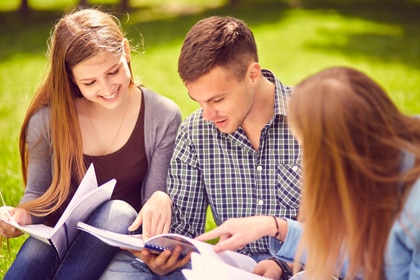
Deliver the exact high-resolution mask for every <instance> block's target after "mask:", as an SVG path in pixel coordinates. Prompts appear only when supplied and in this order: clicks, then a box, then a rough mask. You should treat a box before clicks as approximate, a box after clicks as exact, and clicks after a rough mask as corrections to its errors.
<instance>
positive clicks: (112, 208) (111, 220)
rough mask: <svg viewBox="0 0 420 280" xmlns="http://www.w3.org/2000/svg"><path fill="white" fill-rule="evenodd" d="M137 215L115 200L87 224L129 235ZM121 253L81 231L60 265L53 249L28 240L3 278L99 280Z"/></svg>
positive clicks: (99, 208)
mask: <svg viewBox="0 0 420 280" xmlns="http://www.w3.org/2000/svg"><path fill="white" fill-rule="evenodd" d="M136 216H137V213H136V211H135V210H134V209H133V208H132V207H131V206H130V205H129V204H128V203H126V202H123V201H120V200H113V201H108V202H105V203H104V204H102V205H101V206H100V207H98V209H97V210H96V211H95V212H94V214H93V215H92V216H91V217H90V219H89V221H88V222H87V223H88V224H90V225H93V226H96V227H99V228H103V229H107V230H110V231H114V232H120V233H128V229H127V228H128V226H129V225H130V224H131V223H132V222H133V221H134V219H135V218H136ZM119 250H120V249H119V248H115V247H111V246H108V245H106V244H105V243H103V242H102V241H100V240H99V239H97V238H96V237H94V236H92V235H90V234H88V233H86V232H80V234H79V235H78V237H77V238H76V240H75V241H74V242H73V244H72V245H71V247H70V249H69V251H68V252H67V254H66V255H65V257H64V259H63V260H62V261H61V262H59V260H58V257H57V255H56V252H55V250H54V249H53V247H52V246H50V245H48V244H45V243H43V242H42V241H39V240H37V239H35V238H33V237H29V238H28V239H27V240H26V241H25V243H24V244H23V245H22V247H21V248H20V250H19V252H18V254H17V255H16V259H15V261H14V262H13V264H12V265H11V267H10V268H9V270H8V271H7V273H6V275H5V278H4V279H5V280H8V279H37V280H43V279H78V280H80V279H89V280H92V279H99V277H100V276H101V274H102V273H103V271H104V270H105V269H106V267H107V266H108V265H109V263H110V262H111V260H112V259H113V257H114V256H115V254H116V253H117V252H118V251H119Z"/></svg>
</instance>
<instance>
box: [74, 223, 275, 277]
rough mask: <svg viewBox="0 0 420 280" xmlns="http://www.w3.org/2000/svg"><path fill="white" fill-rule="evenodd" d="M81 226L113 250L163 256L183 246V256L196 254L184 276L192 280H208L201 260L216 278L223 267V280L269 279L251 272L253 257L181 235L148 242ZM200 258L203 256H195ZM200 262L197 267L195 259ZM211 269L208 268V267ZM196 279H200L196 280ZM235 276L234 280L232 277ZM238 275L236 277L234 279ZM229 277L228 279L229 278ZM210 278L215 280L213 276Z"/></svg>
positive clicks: (162, 237) (137, 236)
mask: <svg viewBox="0 0 420 280" xmlns="http://www.w3.org/2000/svg"><path fill="white" fill-rule="evenodd" d="M77 227H78V228H79V229H80V230H83V231H86V232H88V233H90V234H92V235H94V236H96V237H97V238H98V239H100V240H102V241H103V242H105V243H106V244H108V245H110V246H113V247H120V248H123V249H129V250H136V251H141V250H142V249H148V250H149V251H151V252H152V253H156V254H159V253H160V252H162V251H164V250H173V249H174V247H175V246H176V245H180V246H181V247H182V250H181V254H182V255H186V254H188V253H189V252H190V251H192V252H193V253H192V257H193V258H192V270H187V269H185V272H184V271H183V274H184V275H185V276H186V277H187V275H188V277H187V279H188V280H195V279H197V280H198V279H199V280H202V279H207V278H203V277H204V276H203V274H202V272H203V271H202V270H201V268H200V267H199V264H200V261H201V260H204V261H205V262H206V263H207V264H208V265H210V264H211V266H210V267H209V268H207V272H212V273H213V274H212V276H213V275H214V273H216V271H215V268H216V267H217V268H216V269H218V268H221V270H220V271H218V272H217V275H219V274H220V275H223V277H221V278H220V279H219V278H218V280H222V279H238V278H237V277H236V276H237V275H241V276H243V277H242V278H240V279H241V280H259V279H267V278H264V277H261V276H258V275H256V274H253V273H251V272H252V270H253V269H254V267H255V266H256V264H257V263H256V262H255V261H254V259H252V258H251V257H249V256H246V255H243V254H240V253H238V252H235V251H225V252H222V253H216V252H215V251H214V249H213V245H211V244H209V243H206V242H202V241H198V240H195V239H193V238H189V237H186V236H183V235H180V234H175V233H165V234H159V235H156V236H153V237H151V238H150V239H148V240H143V239H142V236H141V234H137V235H130V234H121V233H116V232H111V231H108V230H104V229H100V228H97V227H93V226H91V225H88V224H86V223H83V222H79V223H77ZM194 255H198V256H199V257H197V256H196V257H194ZM195 259H198V260H197V261H196V262H197V263H198V264H195V262H194V260H195ZM206 267H207V266H206ZM195 276H196V277H195ZM231 276H232V277H231ZM234 276H235V277H234ZM226 277H227V278H226ZM208 279H214V278H212V277H209V278H208Z"/></svg>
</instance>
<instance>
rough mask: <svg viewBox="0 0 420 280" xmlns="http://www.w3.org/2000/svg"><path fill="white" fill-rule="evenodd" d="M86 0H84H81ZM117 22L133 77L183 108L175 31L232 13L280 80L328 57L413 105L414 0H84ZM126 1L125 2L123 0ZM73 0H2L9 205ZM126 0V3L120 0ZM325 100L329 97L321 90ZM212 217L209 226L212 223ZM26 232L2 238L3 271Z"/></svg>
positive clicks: (186, 106) (179, 35) (2, 169)
mask: <svg viewBox="0 0 420 280" xmlns="http://www.w3.org/2000/svg"><path fill="white" fill-rule="evenodd" d="M22 1H24V3H26V4H27V5H26V6H25V5H24V6H23V8H20V7H21V3H22ZM82 1H83V0H82ZM87 2H88V3H89V4H91V5H101V6H103V7H104V8H105V9H107V10H109V11H111V12H112V13H113V14H115V15H116V16H117V17H118V18H119V19H120V20H121V22H122V25H123V28H124V29H125V31H126V34H127V37H128V38H129V40H130V42H131V44H132V45H134V46H136V47H137V48H136V51H135V52H134V53H133V54H132V56H133V58H132V59H133V63H132V66H133V72H134V74H135V76H136V78H137V80H138V81H139V82H141V83H142V84H144V85H145V86H147V87H149V88H151V89H153V90H154V91H156V92H158V93H160V94H162V95H164V96H167V97H169V98H171V99H172V100H174V101H175V102H176V103H177V104H178V105H179V107H180V108H181V111H182V114H183V118H185V117H186V116H187V115H188V114H190V113H191V112H193V111H194V110H195V109H197V108H198V106H197V104H195V103H194V102H192V101H191V100H190V99H189V98H188V94H187V92H186V90H185V88H184V86H183V84H182V82H181V80H180V79H179V76H178V74H177V59H178V55H179V51H180V47H181V44H182V40H183V38H184V36H185V34H186V33H187V31H188V29H189V28H190V27H191V26H192V25H193V24H194V23H195V22H197V21H198V20H200V19H202V18H204V17H207V16H211V15H231V16H235V17H238V18H240V19H242V20H244V21H245V22H246V23H247V24H248V25H249V26H250V27H251V29H252V30H253V32H254V35H255V39H256V41H257V44H258V49H259V55H260V64H261V65H262V67H263V68H268V69H271V70H273V71H274V73H275V74H276V75H277V77H278V78H279V79H280V80H281V81H282V82H283V83H285V84H287V85H291V86H293V85H295V84H296V83H297V82H299V81H300V80H301V79H303V78H304V77H306V76H308V75H310V74H312V73H315V72H317V71H319V70H321V69H323V68H325V67H328V66H335V65H344V66H351V67H355V68H357V69H359V70H361V71H363V72H365V73H367V74H368V75H370V76H371V77H372V78H373V79H375V80H376V81H377V82H378V83H379V84H381V85H382V86H383V87H384V89H385V90H386V91H387V92H388V93H389V95H390V96H391V98H392V100H394V101H395V103H396V104H397V106H398V107H399V108H400V109H401V110H402V111H403V112H405V113H407V114H410V115H411V114H420V102H419V101H420V1H419V0H342V1H341V0H320V1H318V0H207V1H206V0H168V1H165V0H129V1H124V0H122V1H118V0H102V1H101V0H88V1H87ZM124 2H125V3H124ZM79 3H80V2H79V1H77V0H3V1H1V3H0V191H1V192H2V193H3V196H4V198H5V201H6V204H8V205H13V206H15V205H16V204H17V203H18V201H19V198H20V196H21V195H22V193H23V185H22V176H21V173H20V162H19V154H18V137H19V130H20V125H21V122H22V119H23V116H24V113H25V111H26V109H27V106H28V104H29V102H30V100H31V98H32V96H33V94H34V92H35V91H36V89H37V87H38V86H39V84H40V81H41V80H42V79H43V77H44V73H45V69H46V63H47V59H46V52H47V40H48V37H49V35H50V31H51V29H52V27H53V25H54V23H55V22H56V21H57V20H58V19H59V18H60V17H61V16H62V15H63V14H64V13H66V12H69V11H71V10H72V9H73V8H74V7H75V6H77V5H78V4H79ZM121 3H123V5H122V4H121ZM325 102H328V100H326V101H325ZM212 226H213V223H212V221H211V219H209V221H208V227H212ZM24 238H26V236H23V237H19V238H16V239H12V240H9V242H6V241H5V240H3V241H2V246H1V249H0V278H2V277H3V276H4V273H5V272H6V270H7V269H8V267H9V265H10V264H11V262H12V261H13V259H14V257H15V254H16V252H17V250H18V249H19V247H20V245H21V244H22V242H23V240H24Z"/></svg>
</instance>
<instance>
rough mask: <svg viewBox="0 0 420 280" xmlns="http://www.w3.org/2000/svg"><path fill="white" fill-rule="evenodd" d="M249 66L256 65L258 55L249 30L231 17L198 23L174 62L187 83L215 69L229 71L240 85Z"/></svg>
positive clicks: (214, 18)
mask: <svg viewBox="0 0 420 280" xmlns="http://www.w3.org/2000/svg"><path fill="white" fill-rule="evenodd" d="M251 62H258V54H257V45H256V42H255V39H254V35H253V33H252V31H251V30H250V29H249V27H248V26H247V25H246V24H245V23H244V22H243V21H241V20H239V19H236V18H233V17H220V16H213V17H209V18H205V19H202V20H200V21H199V22H197V23H196V24H195V25H194V26H193V27H192V28H191V29H190V31H189V32H188V33H187V35H186V37H185V40H184V43H183V45H182V48H181V54H180V56H179V59H178V73H179V75H180V77H181V79H182V80H183V81H184V83H187V82H192V81H195V80H197V79H198V78H199V77H201V76H202V75H205V74H207V73H208V72H210V71H211V70H212V69H213V68H214V67H215V66H221V67H229V68H230V69H231V70H232V71H233V74H234V76H235V78H236V79H238V81H241V80H242V79H243V78H244V77H245V73H246V71H247V68H248V65H249V63H251Z"/></svg>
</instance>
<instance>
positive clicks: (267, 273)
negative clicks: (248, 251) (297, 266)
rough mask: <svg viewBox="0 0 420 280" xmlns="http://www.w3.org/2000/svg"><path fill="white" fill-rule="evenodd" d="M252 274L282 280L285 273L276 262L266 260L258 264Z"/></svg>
mask: <svg viewBox="0 0 420 280" xmlns="http://www.w3.org/2000/svg"><path fill="white" fill-rule="evenodd" d="M252 273H254V274H258V275H261V276H264V277H268V278H270V279H280V277H281V275H282V273H283V271H282V270H281V268H280V267H279V266H278V265H277V264H276V262H275V261H272V260H264V261H261V262H259V263H257V265H256V266H255V268H254V271H253V272H252Z"/></svg>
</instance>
